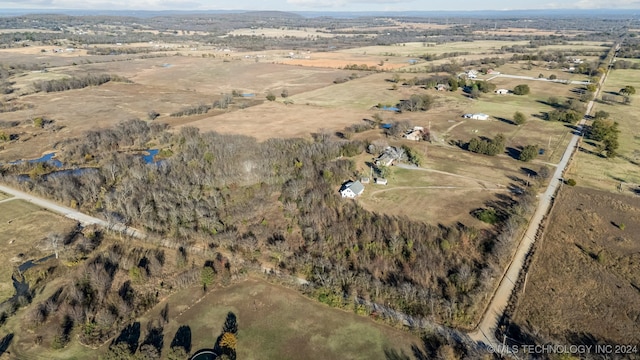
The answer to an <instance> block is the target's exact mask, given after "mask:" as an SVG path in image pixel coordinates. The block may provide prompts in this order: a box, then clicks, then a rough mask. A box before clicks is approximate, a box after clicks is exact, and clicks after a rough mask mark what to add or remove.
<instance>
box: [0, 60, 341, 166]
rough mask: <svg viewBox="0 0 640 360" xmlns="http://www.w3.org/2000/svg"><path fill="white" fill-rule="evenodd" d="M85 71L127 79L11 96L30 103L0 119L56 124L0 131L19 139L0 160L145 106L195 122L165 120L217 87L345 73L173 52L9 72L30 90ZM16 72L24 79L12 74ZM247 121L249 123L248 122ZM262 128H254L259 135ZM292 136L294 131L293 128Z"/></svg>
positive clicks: (329, 79)
mask: <svg viewBox="0 0 640 360" xmlns="http://www.w3.org/2000/svg"><path fill="white" fill-rule="evenodd" d="M88 72H90V73H95V74H117V75H120V76H125V77H127V78H129V79H130V80H132V81H133V82H134V83H133V84H126V83H107V84H104V85H102V86H98V87H90V88H85V89H78V90H70V91H65V92H58V93H36V94H31V95H27V96H23V97H20V98H19V99H18V100H17V101H18V102H20V103H23V104H30V105H32V107H31V108H27V109H24V110H20V111H16V112H11V113H6V114H5V115H6V116H5V117H4V119H5V120H17V121H23V120H25V119H31V118H33V117H37V116H44V117H46V118H48V119H52V120H54V121H55V124H56V125H58V126H62V127H63V128H62V129H61V130H58V131H57V132H51V131H47V130H46V129H34V128H33V127H31V126H29V125H28V124H27V125H24V126H22V127H18V128H14V129H11V130H8V131H10V132H12V133H17V134H19V136H20V141H19V142H14V143H13V144H11V146H6V147H5V150H3V151H0V160H15V159H19V158H29V157H37V156H39V154H41V153H43V152H45V151H48V150H51V149H52V148H53V145H54V144H56V143H57V142H59V141H61V140H63V139H65V138H69V137H73V136H77V135H79V134H81V133H83V132H84V131H87V130H90V129H95V128H100V127H108V126H112V125H114V124H116V123H118V122H120V121H124V120H128V119H132V118H140V119H146V118H147V113H148V112H149V111H151V110H154V111H157V112H159V113H160V114H161V117H160V118H159V119H158V121H163V119H167V120H168V122H170V123H171V121H174V122H175V121H177V120H179V121H180V123H181V124H184V123H188V122H190V121H198V120H200V119H202V117H192V118H180V119H176V118H170V117H169V114H170V113H172V112H176V111H179V110H180V109H182V108H184V107H187V106H194V105H198V104H211V103H213V101H215V100H216V99H218V98H219V97H220V94H222V93H231V92H232V91H233V90H238V91H240V92H243V93H253V94H255V98H256V99H257V100H260V101H261V100H264V97H265V95H266V93H267V92H268V91H273V92H274V94H277V95H278V96H279V95H280V93H281V92H282V90H284V89H286V90H287V91H288V92H289V94H291V95H295V94H297V93H303V92H306V91H310V90H313V89H316V88H322V87H325V86H327V85H329V84H332V83H333V80H334V79H336V78H338V77H345V76H348V75H349V74H351V72H348V71H344V70H335V69H321V68H304V67H299V66H287V65H276V64H267V63H255V62H254V61H242V60H234V61H231V62H224V61H223V60H222V59H209V58H206V59H205V58H201V57H181V56H176V57H171V58H160V59H157V58H156V59H141V60H132V61H127V62H113V63H96V64H83V65H78V66H73V67H59V68H56V69H53V70H51V71H49V72H47V73H29V74H28V75H27V76H26V77H17V86H18V89H20V90H19V91H22V90H24V91H26V92H31V91H33V90H32V89H31V90H27V88H31V87H32V83H33V81H35V80H49V79H53V78H59V77H62V76H67V75H71V76H82V75H84V74H86V73H88ZM21 78H24V79H22V80H20V79H21ZM78 104H82V106H80V105H78ZM232 109H233V107H232ZM212 113H215V111H214V112H212ZM218 113H220V111H218ZM240 116H241V115H240ZM290 116H291V117H292V118H296V119H299V117H298V116H297V115H296V114H295V113H291V114H290ZM321 118H322V117H311V119H309V118H306V119H305V121H309V120H313V121H314V122H316V123H317V125H309V124H307V128H308V129H309V130H308V131H306V134H308V133H309V132H310V131H315V130H316V129H317V128H319V127H322V124H321V121H317V119H321ZM183 120H186V121H183ZM285 120H286V119H285ZM285 123H286V121H285ZM247 125H250V124H247ZM255 125H256V124H255V123H254V124H252V126H254V127H255ZM264 129H265V128H262V129H261V132H262V133H264ZM272 129H273V132H269V133H268V135H269V137H273V136H279V133H280V130H281V129H274V128H272ZM295 135H296V136H297V135H299V134H298V133H297V132H296V133H295ZM35 137H38V140H37V141H32V140H31V141H30V139H34V138H35Z"/></svg>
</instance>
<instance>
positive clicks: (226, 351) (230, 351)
mask: <svg viewBox="0 0 640 360" xmlns="http://www.w3.org/2000/svg"><path fill="white" fill-rule="evenodd" d="M187 328H188V326H187ZM189 335H191V332H190V330H189ZM237 335H238V320H237V317H236V314H234V313H233V312H231V311H229V312H228V313H227V317H226V319H225V321H224V324H223V325H222V332H221V334H220V335H219V336H218V337H217V338H216V342H215V344H214V346H213V348H212V349H206V348H205V349H200V350H198V351H196V352H195V354H194V355H193V356H192V357H191V358H192V359H195V358H196V355H198V357H197V359H198V360H201V359H202V360H204V359H216V358H217V357H218V356H222V355H226V356H227V357H229V359H231V360H235V359H236V339H237ZM177 336H178V334H177V333H176V337H177Z"/></svg>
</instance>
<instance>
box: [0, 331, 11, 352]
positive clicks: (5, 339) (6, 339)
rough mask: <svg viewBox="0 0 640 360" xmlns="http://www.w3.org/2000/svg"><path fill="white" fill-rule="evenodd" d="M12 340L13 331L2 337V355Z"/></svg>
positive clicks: (0, 342)
mask: <svg viewBox="0 0 640 360" xmlns="http://www.w3.org/2000/svg"><path fill="white" fill-rule="evenodd" d="M12 341H13V333H11V334H8V335H6V336H5V337H3V338H2V339H0V356H2V354H4V353H5V352H6V351H7V349H8V348H9V345H11V342H12Z"/></svg>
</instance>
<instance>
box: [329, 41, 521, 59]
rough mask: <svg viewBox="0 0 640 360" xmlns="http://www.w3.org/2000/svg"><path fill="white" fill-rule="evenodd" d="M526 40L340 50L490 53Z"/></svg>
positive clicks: (411, 53) (407, 53) (402, 53)
mask: <svg viewBox="0 0 640 360" xmlns="http://www.w3.org/2000/svg"><path fill="white" fill-rule="evenodd" d="M528 43H529V42H528V41H498V40H482V41H473V42H448V43H446V44H438V45H436V44H434V43H422V42H411V43H401V44H394V45H388V46H366V47H360V48H355V49H346V50H340V52H343V53H348V54H367V55H378V56H404V57H411V56H420V55H424V54H441V53H451V52H468V53H470V54H492V53H494V52H495V51H497V50H499V49H500V48H501V47H503V46H514V45H522V46H525V45H527V44H528Z"/></svg>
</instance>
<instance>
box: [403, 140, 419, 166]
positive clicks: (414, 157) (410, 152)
mask: <svg viewBox="0 0 640 360" xmlns="http://www.w3.org/2000/svg"><path fill="white" fill-rule="evenodd" d="M402 149H403V150H404V153H405V155H406V156H407V160H408V161H409V162H410V163H412V164H414V165H415V166H421V165H422V155H420V153H419V152H418V151H416V150H415V149H414V148H412V147H411V146H407V145H402Z"/></svg>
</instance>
